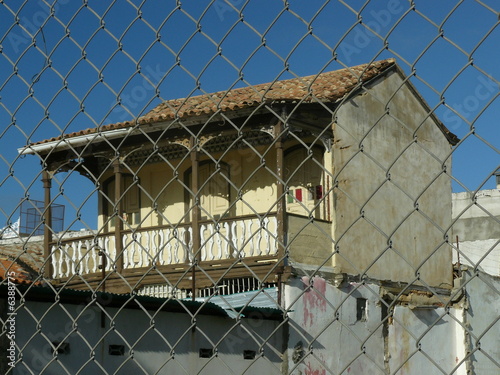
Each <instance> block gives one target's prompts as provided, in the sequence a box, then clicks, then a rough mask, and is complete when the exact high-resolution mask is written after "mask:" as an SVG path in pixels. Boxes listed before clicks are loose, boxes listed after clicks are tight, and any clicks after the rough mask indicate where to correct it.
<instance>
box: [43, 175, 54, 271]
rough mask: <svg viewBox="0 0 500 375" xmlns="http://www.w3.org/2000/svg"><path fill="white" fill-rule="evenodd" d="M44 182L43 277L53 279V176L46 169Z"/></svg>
mask: <svg viewBox="0 0 500 375" xmlns="http://www.w3.org/2000/svg"><path fill="white" fill-rule="evenodd" d="M42 182H43V189H44V204H43V206H44V210H43V219H44V224H45V225H44V229H43V259H44V260H45V266H44V270H43V276H44V277H45V278H47V279H49V278H50V277H52V268H53V266H52V262H51V256H50V254H51V251H50V246H51V243H52V208H51V196H50V190H51V188H52V176H51V173H50V172H49V171H48V170H46V169H44V170H43V171H42Z"/></svg>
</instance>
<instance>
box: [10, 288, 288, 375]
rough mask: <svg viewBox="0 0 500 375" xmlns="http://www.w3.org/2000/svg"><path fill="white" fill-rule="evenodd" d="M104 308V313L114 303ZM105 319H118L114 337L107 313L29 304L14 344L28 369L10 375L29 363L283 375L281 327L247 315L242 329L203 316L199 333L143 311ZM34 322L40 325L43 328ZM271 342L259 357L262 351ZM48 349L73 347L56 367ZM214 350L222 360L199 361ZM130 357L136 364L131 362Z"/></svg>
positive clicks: (186, 323)
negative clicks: (247, 353) (117, 350)
mask: <svg viewBox="0 0 500 375" xmlns="http://www.w3.org/2000/svg"><path fill="white" fill-rule="evenodd" d="M111 298H112V297H111ZM99 302H100V304H101V306H102V305H104V306H105V305H106V304H108V303H109V302H110V301H108V300H101V301H99ZM27 310H29V311H30V313H31V314H32V315H30V314H28V313H27ZM106 314H107V316H112V317H113V320H114V326H113V328H112V329H110V327H109V320H108V319H106V320H107V323H106V327H105V328H101V308H99V307H97V306H93V307H92V306H87V305H86V302H84V301H82V304H81V305H76V304H74V305H72V304H71V305H70V304H63V305H58V304H57V305H54V304H52V303H48V302H30V301H28V302H26V303H25V304H24V306H23V307H22V308H20V309H19V310H18V315H17V316H16V322H17V325H16V344H17V345H18V346H19V347H20V348H23V351H22V352H23V356H22V362H21V363H18V364H17V365H16V366H15V368H14V371H13V372H12V373H13V374H14V375H20V374H23V375H24V374H31V373H32V372H29V371H27V370H26V369H25V367H24V365H23V363H25V364H26V365H27V366H28V367H29V368H30V369H31V370H32V371H35V372H37V371H41V370H42V369H43V373H44V374H47V375H56V374H61V373H69V374H76V373H77V372H78V373H79V374H82V375H83V374H96V373H101V372H102V370H101V368H100V367H99V366H102V368H104V371H105V372H107V373H109V374H111V373H124V374H136V373H137V374H138V373H148V374H158V375H159V374H168V375H170V374H181V373H187V374H196V373H199V372H202V373H203V374H207V375H210V374H213V375H219V374H221V373H225V371H226V370H227V368H228V367H229V368H231V369H232V371H234V373H237V374H239V373H243V372H244V371H245V370H247V372H246V373H247V374H259V375H261V374H281V356H280V354H279V350H280V348H281V347H282V343H281V340H282V333H281V330H280V329H278V328H277V327H278V325H279V322H276V321H271V320H265V319H262V318H261V316H259V315H258V313H252V314H249V315H248V316H247V318H243V319H241V321H240V323H239V324H237V323H236V321H235V320H233V319H230V318H224V317H220V316H211V315H197V316H196V327H197V328H196V329H195V330H194V331H192V330H191V327H192V317H191V316H190V314H188V313H170V312H165V311H162V312H158V313H157V314H154V311H150V313H149V314H151V315H148V314H146V313H145V312H144V311H142V310H136V309H122V310H120V311H118V309H117V308H114V307H113V308H111V307H108V308H106ZM152 315H154V318H152ZM70 316H71V318H70ZM35 319H36V320H40V321H41V324H40V325H39V326H37V324H36V321H35ZM73 320H76V322H77V323H76V324H74V323H73ZM153 327H154V329H153ZM274 330H276V331H275V332H273V331H274ZM224 335H225V337H223V336H224ZM82 337H84V338H85V339H82ZM266 338H269V340H268V341H267V342H266V344H264V345H263V348H262V350H263V352H262V353H263V356H260V351H259V349H260V348H259V343H264V341H265V339H266ZM48 341H50V342H67V343H68V344H69V345H70V352H69V353H67V354H58V356H57V360H54V355H53V353H52V351H51V345H50V343H49V342H48ZM216 343H217V357H214V358H200V355H199V353H200V349H202V348H205V349H213V348H214V344H216ZM109 345H124V346H125V350H124V355H110V354H109ZM244 350H253V351H256V357H255V360H252V359H244V358H243V351H244ZM131 352H133V359H130V360H127V359H128V358H129V356H130V353H131ZM4 357H5V355H4ZM90 358H94V360H90V361H89V359H90ZM97 363H98V364H99V366H98V365H97ZM63 368H64V369H63ZM81 368H83V370H81V371H79V370H80V369H81ZM202 369H203V370H202Z"/></svg>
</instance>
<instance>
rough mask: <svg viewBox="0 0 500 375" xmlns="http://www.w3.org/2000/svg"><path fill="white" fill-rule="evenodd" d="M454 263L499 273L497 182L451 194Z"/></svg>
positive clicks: (499, 209)
mask: <svg viewBox="0 0 500 375" xmlns="http://www.w3.org/2000/svg"><path fill="white" fill-rule="evenodd" d="M452 215H453V220H456V222H455V223H454V225H453V242H454V243H457V242H456V241H457V240H458V246H457V247H458V249H457V251H454V252H453V261H454V263H460V264H464V265H467V266H469V267H477V269H478V270H480V271H482V272H484V273H487V274H488V275H491V276H497V277H500V185H499V186H497V189H491V190H479V191H477V192H463V193H455V194H453V214H452Z"/></svg>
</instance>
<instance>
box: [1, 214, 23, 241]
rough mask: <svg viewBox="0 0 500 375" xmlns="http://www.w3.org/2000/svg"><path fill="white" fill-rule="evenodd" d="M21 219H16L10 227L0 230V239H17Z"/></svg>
mask: <svg viewBox="0 0 500 375" xmlns="http://www.w3.org/2000/svg"><path fill="white" fill-rule="evenodd" d="M20 224H21V218H18V219H17V220H16V221H15V222H14V223H12V225H7V226H5V227H3V228H2V229H0V239H2V240H6V239H10V238H17V237H19V229H20Z"/></svg>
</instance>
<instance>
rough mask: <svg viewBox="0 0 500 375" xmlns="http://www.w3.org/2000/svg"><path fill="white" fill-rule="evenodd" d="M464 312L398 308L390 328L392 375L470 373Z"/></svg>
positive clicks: (390, 364) (460, 374) (457, 374)
mask: <svg viewBox="0 0 500 375" xmlns="http://www.w3.org/2000/svg"><path fill="white" fill-rule="evenodd" d="M462 315H463V310H462V309H454V308H452V309H450V310H449V312H446V310H445V309H444V308H435V309H434V308H418V307H412V308H409V307H407V306H396V308H395V309H394V313H393V319H392V324H390V326H389V339H388V345H389V367H390V369H391V374H392V373H395V374H398V375H421V374H424V373H427V374H441V373H444V374H456V375H465V374H466V373H467V371H466V369H467V366H466V363H465V361H464V359H465V356H466V350H465V335H464V331H463V317H462Z"/></svg>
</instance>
